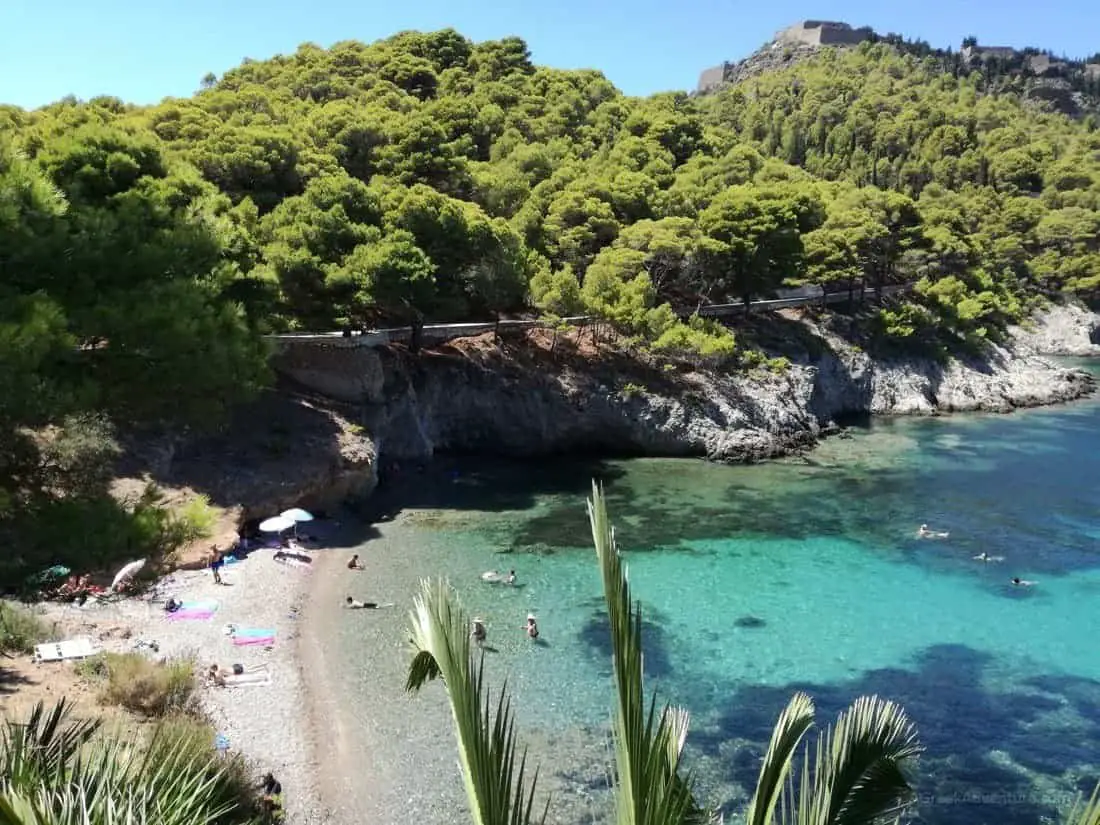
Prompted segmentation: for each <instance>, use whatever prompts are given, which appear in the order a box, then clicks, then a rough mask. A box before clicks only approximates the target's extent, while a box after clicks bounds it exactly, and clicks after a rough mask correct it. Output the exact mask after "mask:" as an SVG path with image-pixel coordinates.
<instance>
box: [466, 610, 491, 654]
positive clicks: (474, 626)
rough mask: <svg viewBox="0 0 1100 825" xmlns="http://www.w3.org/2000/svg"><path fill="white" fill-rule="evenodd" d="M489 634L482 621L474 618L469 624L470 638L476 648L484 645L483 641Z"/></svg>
mask: <svg viewBox="0 0 1100 825" xmlns="http://www.w3.org/2000/svg"><path fill="white" fill-rule="evenodd" d="M488 635H489V634H488V633H487V632H486V630H485V621H484V619H480V618H476V617H475V618H474V620H473V621H472V622H470V638H472V639H473V640H474V642H475V643H476V644H477V646H478V647H482V646H484V644H485V639H486V637H487V636H488Z"/></svg>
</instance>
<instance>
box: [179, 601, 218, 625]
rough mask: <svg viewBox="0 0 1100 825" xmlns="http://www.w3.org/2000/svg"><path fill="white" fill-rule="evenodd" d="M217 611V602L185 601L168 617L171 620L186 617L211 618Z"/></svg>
mask: <svg viewBox="0 0 1100 825" xmlns="http://www.w3.org/2000/svg"><path fill="white" fill-rule="evenodd" d="M217 612H218V603H217V602H184V603H183V606H182V607H180V608H179V609H178V610H176V611H174V612H172V613H169V614H168V615H167V616H166V618H167V619H168V621H170V622H178V621H183V620H186V619H211V618H213V616H214V614H215V613H217Z"/></svg>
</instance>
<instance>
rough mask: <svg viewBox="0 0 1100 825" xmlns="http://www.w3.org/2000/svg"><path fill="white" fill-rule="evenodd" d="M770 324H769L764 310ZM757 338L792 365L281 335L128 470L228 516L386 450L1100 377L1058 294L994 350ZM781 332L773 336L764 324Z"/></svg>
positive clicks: (764, 437)
mask: <svg viewBox="0 0 1100 825" xmlns="http://www.w3.org/2000/svg"><path fill="white" fill-rule="evenodd" d="M769 325H770V326H769ZM765 327H766V329H765V331H766V334H765V335H764V336H763V337H762V340H760V342H759V345H760V346H761V347H762V348H763V349H764V351H766V352H767V354H768V355H770V356H773V357H774V356H779V355H782V356H784V357H785V358H787V359H788V360H789V365H785V366H782V367H780V368H778V369H777V368H775V365H774V364H773V365H772V368H767V367H766V366H762V367H759V368H757V369H753V370H748V371H745V370H742V371H740V372H737V373H729V372H726V373H723V372H717V371H714V370H708V369H705V368H694V367H691V366H689V365H684V364H678V365H671V364H662V363H659V362H654V361H645V360H642V359H637V358H634V357H631V356H630V355H629V354H628V353H624V352H619V351H612V350H611V349H610V348H609V347H606V346H604V347H600V348H598V351H594V350H593V349H592V347H591V346H588V347H585V346H580V345H579V344H580V343H581V342H583V341H584V339H585V338H586V335H587V334H586V333H583V332H582V333H581V334H580V336H579V338H580V339H581V341H578V340H577V339H578V336H570V337H569V338H566V337H565V336H559V339H558V340H556V341H551V339H550V336H549V334H548V333H546V332H543V331H528V332H525V333H519V334H516V335H514V336H509V337H507V338H505V339H503V340H501V341H499V342H495V341H494V340H493V338H492V335H488V334H487V335H484V336H480V337H477V338H469V339H461V340H455V341H450V342H448V343H446V344H444V345H441V346H437V347H434V348H432V349H429V350H425V351H423V352H421V353H420V354H418V355H413V354H410V353H409V352H408V350H406V349H405V348H403V347H400V346H391V347H381V348H372V347H363V346H355V345H354V341H355V339H334V340H333V341H331V342H330V343H325V344H302V345H295V346H293V347H289V348H284V349H283V350H282V351H281V352H280V353H278V354H277V355H276V356H275V357H274V359H273V366H274V368H275V371H276V373H277V375H278V376H279V388H278V389H277V390H275V391H271V392H268V393H267V394H265V396H264V397H262V398H261V399H259V400H258V401H257V402H255V403H254V404H252V405H250V406H249V407H246V408H242V409H239V410H238V411H237V413H236V415H235V417H234V420H233V421H232V422H230V424H229V425H228V426H227V427H226V428H225V429H224V430H223V431H222V432H220V433H218V434H216V435H213V436H204V437H201V438H197V437H187V436H180V435H174V436H172V437H171V438H163V439H157V440H152V441H148V440H147V441H143V442H141V443H140V444H139V445H138V448H135V449H133V450H131V451H130V456H131V459H132V460H131V466H129V467H126V468H124V471H123V472H122V473H121V474H122V475H123V476H128V477H130V478H135V477H143V478H151V479H152V480H154V481H156V482H157V483H158V484H160V485H161V486H164V487H167V488H170V489H175V490H184V491H187V490H194V491H200V492H203V493H205V494H206V495H208V496H209V497H210V499H211V501H212V503H214V504H215V505H218V506H220V507H222V508H224V509H225V510H226V512H227V514H228V515H229V516H230V518H228V519H227V524H228V523H229V522H233V523H239V521H240V520H242V519H245V518H252V517H263V516H266V515H270V514H271V513H272V512H277V511H278V510H279V509H281V508H283V507H288V506H293V505H302V506H306V507H313V508H315V509H319V510H326V509H330V508H332V507H335V506H337V505H338V504H339V503H340V502H341V501H343V500H346V499H348V498H357V497H364V496H366V495H368V494H369V493H370V492H371V491H372V490H373V489H374V487H375V485H376V483H377V479H378V470H379V467H380V466H381V465H382V464H383V463H390V462H407V461H415V462H422V461H427V460H429V459H431V458H432V456H434V455H435V454H437V453H447V452H451V453H467V454H470V453H474V454H492V455H504V456H515V457H538V456H551V455H555V454H564V453H576V452H597V453H601V454H605V455H623V456H629V455H647V456H699V457H705V458H709V459H712V460H721V461H736V462H745V461H757V460H762V459H767V458H773V457H778V456H781V455H784V454H787V453H790V452H794V451H799V450H803V449H807V448H809V447H812V446H813V444H814V443H816V441H817V440H818V439H819V438H821V437H823V436H825V435H828V434H830V433H833V432H836V431H837V430H838V424H843V423H844V422H845V421H846V420H850V419H853V418H859V417H864V416H867V415H937V414H941V413H950V412H971V411H985V412H1010V411H1012V410H1014V409H1017V408H1021V407H1033V406H1039V405H1045V404H1056V403H1060V402H1064V401H1069V400H1073V399H1076V398H1080V397H1083V396H1086V395H1088V394H1090V393H1092V392H1093V391H1094V390H1095V388H1096V387H1095V383H1094V381H1093V379H1092V377H1091V376H1090V375H1088V374H1087V373H1085V372H1083V371H1081V370H1075V369H1067V368H1064V367H1061V366H1059V365H1057V364H1055V363H1053V362H1052V361H1050V360H1049V359H1048V358H1047V357H1045V356H1047V355H1072V356H1087V355H1097V354H1100V346H1098V345H1097V344H1096V343H1094V341H1096V340H1098V339H1100V316H1097V315H1096V314H1094V313H1092V312H1090V311H1088V310H1086V309H1085V308H1083V307H1080V306H1075V305H1061V306H1055V307H1053V308H1052V309H1050V310H1048V311H1046V312H1044V313H1042V314H1040V315H1038V316H1037V317H1036V318H1035V319H1033V321H1032V322H1031V323H1029V324H1028V325H1027V326H1026V327H1021V328H1018V329H1015V330H1013V331H1012V336H1011V342H1010V344H1009V345H1008V346H1005V347H993V348H991V349H990V350H989V352H988V353H987V354H986V355H985V356H983V357H980V358H979V357H970V358H966V359H959V358H956V359H953V360H950V361H948V362H946V363H941V362H939V361H936V360H934V359H932V358H917V357H909V358H902V357H894V358H883V357H878V358H875V357H872V356H871V355H869V354H868V353H867V352H865V351H864V350H862V349H861V348H860V347H859V346H858V345H856V344H854V343H852V340H851V338H850V337H849V336H846V335H842V334H841V333H840V332H838V331H837V330H836V329H835V328H834V327H833V326H832V325H831V324H830V322H829V321H828V320H810V319H806V318H795V317H793V316H792V317H790V318H785V319H784V318H777V319H774V322H773V321H768V322H767V324H766V325H765ZM769 336H770V338H769Z"/></svg>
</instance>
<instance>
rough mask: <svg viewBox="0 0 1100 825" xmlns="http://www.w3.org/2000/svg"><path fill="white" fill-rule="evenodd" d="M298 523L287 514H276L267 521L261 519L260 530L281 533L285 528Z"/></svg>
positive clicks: (287, 528)
mask: <svg viewBox="0 0 1100 825" xmlns="http://www.w3.org/2000/svg"><path fill="white" fill-rule="evenodd" d="M297 523H298V522H296V521H295V520H294V519H292V518H287V517H286V516H275V517H273V518H269V519H268V520H267V521H261V522H260V530H261V532H264V533H281V532H283V530H289V529H290V528H291V527H293V526H294V525H295V524H297Z"/></svg>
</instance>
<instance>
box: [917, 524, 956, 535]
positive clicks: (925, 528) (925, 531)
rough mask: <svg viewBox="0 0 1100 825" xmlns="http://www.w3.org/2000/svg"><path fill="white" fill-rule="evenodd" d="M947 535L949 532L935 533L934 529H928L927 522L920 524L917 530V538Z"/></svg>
mask: <svg viewBox="0 0 1100 825" xmlns="http://www.w3.org/2000/svg"><path fill="white" fill-rule="evenodd" d="M949 535H950V534H949V533H937V532H936V531H935V530H929V529H928V525H927V524H922V525H921V526H920V528H919V529H918V530H917V538H918V539H945V538H947V537H948V536H949Z"/></svg>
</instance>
